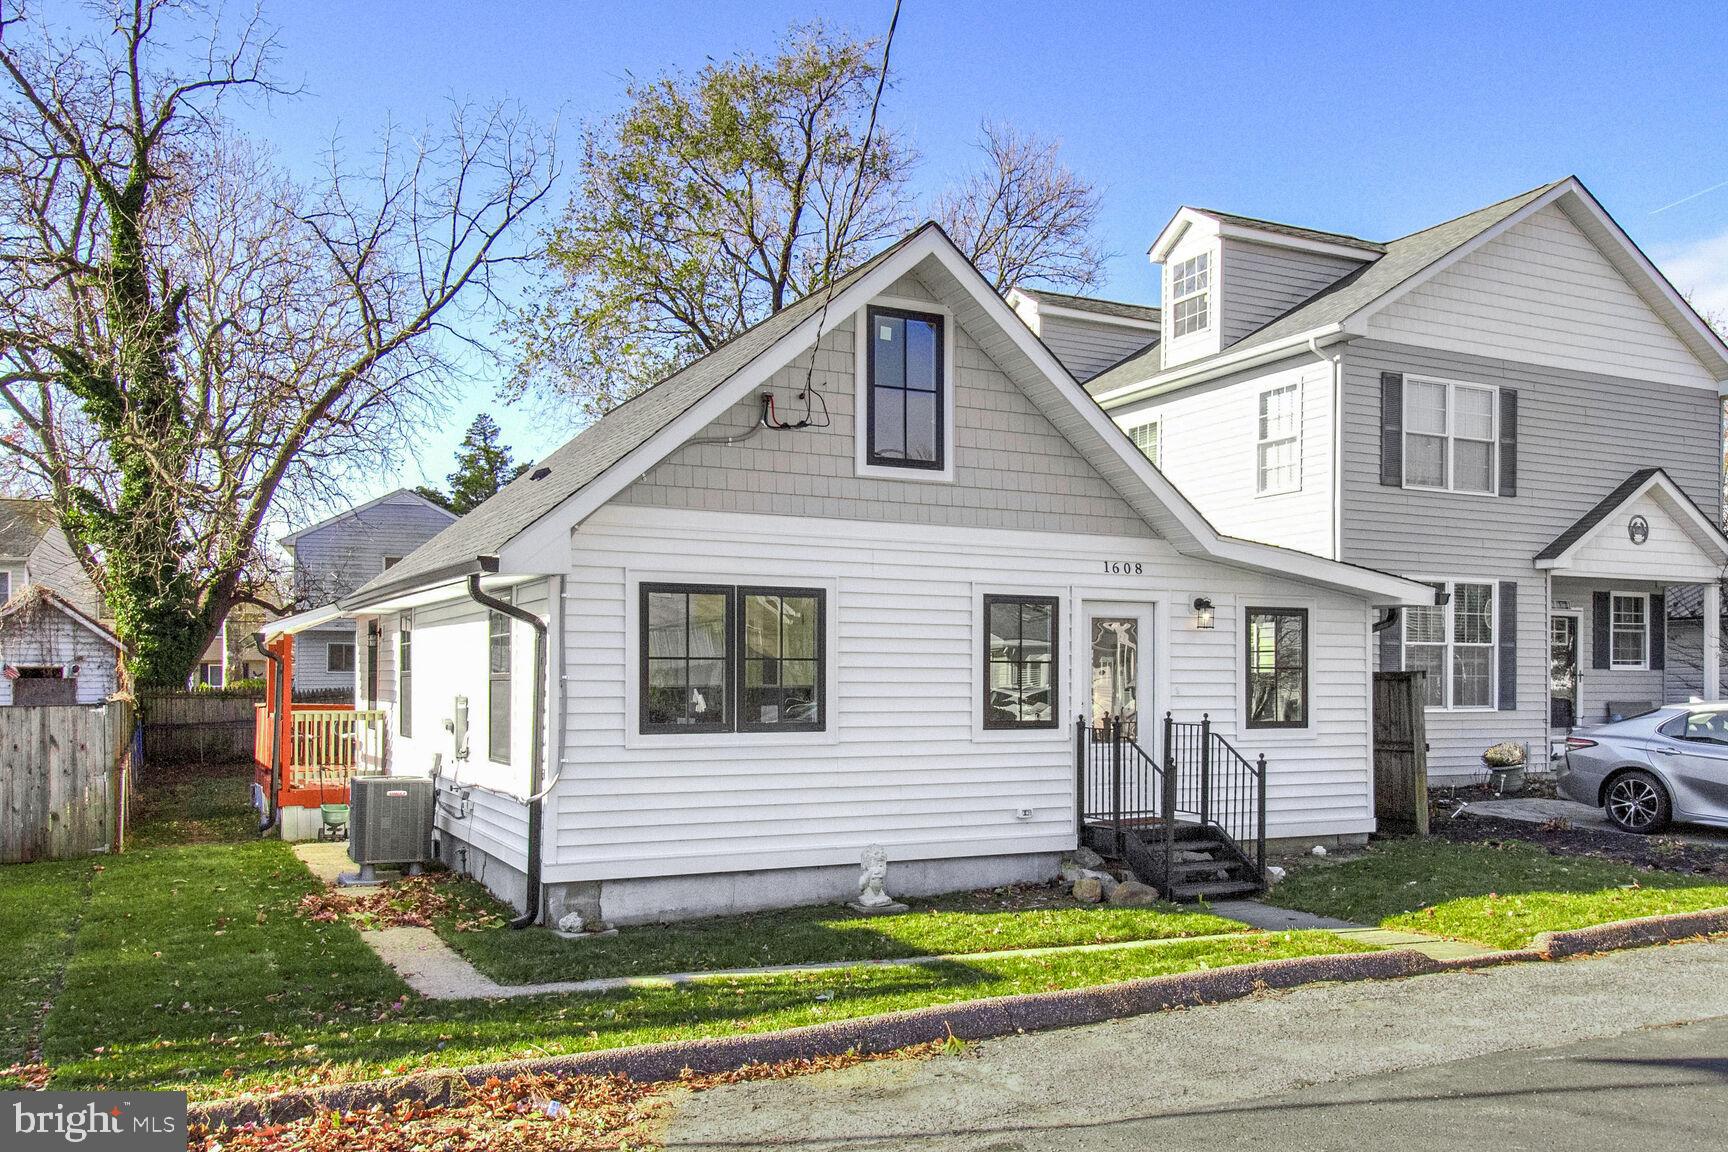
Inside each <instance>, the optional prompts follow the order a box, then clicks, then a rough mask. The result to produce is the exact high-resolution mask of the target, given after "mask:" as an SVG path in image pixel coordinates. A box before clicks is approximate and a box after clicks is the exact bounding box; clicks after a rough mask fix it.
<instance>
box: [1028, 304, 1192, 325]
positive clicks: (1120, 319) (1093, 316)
mask: <svg viewBox="0 0 1728 1152" xmlns="http://www.w3.org/2000/svg"><path fill="white" fill-rule="evenodd" d="M1032 304H1033V307H1035V308H1036V309H1037V310H1038V314H1039V315H1040V316H1058V317H1061V318H1062V319H1064V320H1084V321H1085V322H1086V323H1088V324H1113V325H1115V326H1116V327H1118V328H1142V329H1145V330H1146V331H1148V332H1157V331H1159V330H1160V328H1161V327H1162V325H1161V324H1160V323H1159V322H1158V321H1157V320H1137V319H1135V318H1134V317H1132V316H1113V315H1111V314H1110V313H1108V312H1090V311H1087V310H1086V309H1084V308H1069V307H1066V306H1064V305H1061V304H1046V303H1044V302H1042V301H1039V300H1034V301H1032ZM1144 307H1148V308H1150V307H1153V305H1150V304H1148V305H1144Z"/></svg>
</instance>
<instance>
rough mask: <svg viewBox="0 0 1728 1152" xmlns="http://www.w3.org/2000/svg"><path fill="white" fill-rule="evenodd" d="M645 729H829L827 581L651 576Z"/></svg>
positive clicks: (644, 591)
mask: <svg viewBox="0 0 1728 1152" xmlns="http://www.w3.org/2000/svg"><path fill="white" fill-rule="evenodd" d="M641 598H642V599H641V608H640V612H641V628H642V631H641V637H640V646H641V669H640V678H641V686H640V696H639V698H638V707H639V711H640V716H639V718H638V719H639V727H640V729H641V731H642V732H644V733H648V734H653V733H692V732H800V731H802V732H819V731H822V730H823V729H824V728H825V727H826V725H827V706H826V699H827V685H826V672H827V656H826V652H827V647H826V645H827V640H826V635H827V633H826V627H827V594H826V593H825V592H823V590H822V589H820V588H765V587H734V586H731V585H724V584H643V585H642V588H641Z"/></svg>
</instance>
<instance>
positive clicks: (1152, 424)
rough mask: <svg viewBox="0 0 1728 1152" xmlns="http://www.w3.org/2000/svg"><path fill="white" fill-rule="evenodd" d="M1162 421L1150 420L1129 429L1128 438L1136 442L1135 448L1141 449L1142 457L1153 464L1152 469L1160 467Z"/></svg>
mask: <svg viewBox="0 0 1728 1152" xmlns="http://www.w3.org/2000/svg"><path fill="white" fill-rule="evenodd" d="M1163 423H1164V422H1163V421H1162V420H1149V421H1147V422H1146V423H1144V424H1138V425H1135V426H1134V427H1133V428H1130V429H1128V438H1129V439H1131V440H1133V441H1134V447H1136V448H1138V449H1140V455H1142V456H1144V457H1146V459H1148V460H1150V461H1151V462H1152V467H1154V468H1156V467H1158V466H1159V465H1158V458H1159V449H1160V447H1161V443H1160V442H1161V441H1162V439H1163V434H1162V428H1163Z"/></svg>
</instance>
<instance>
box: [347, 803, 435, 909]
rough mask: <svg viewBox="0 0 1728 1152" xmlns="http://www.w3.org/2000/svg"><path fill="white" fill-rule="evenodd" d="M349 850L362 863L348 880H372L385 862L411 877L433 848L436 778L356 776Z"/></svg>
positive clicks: (355, 860) (351, 811)
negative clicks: (433, 807) (434, 779)
mask: <svg viewBox="0 0 1728 1152" xmlns="http://www.w3.org/2000/svg"><path fill="white" fill-rule="evenodd" d="M348 803H349V813H348V855H349V856H350V857H352V858H353V860H354V863H356V864H358V865H359V866H360V870H359V871H358V872H345V873H343V874H342V876H341V878H340V879H341V882H342V883H344V884H372V883H375V882H376V880H377V877H376V875H375V873H374V871H373V869H374V867H375V866H376V865H379V864H399V865H402V866H403V867H404V869H405V870H406V871H407V874H408V875H410V876H414V875H418V874H419V872H420V866H421V865H422V864H424V863H425V862H426V861H427V860H429V859H430V858H431V853H432V804H433V787H432V781H431V780H428V779H426V778H424V777H420V776H356V777H354V778H353V779H351V780H350V781H349V782H348Z"/></svg>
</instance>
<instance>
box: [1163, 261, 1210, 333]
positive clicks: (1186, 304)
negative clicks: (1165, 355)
mask: <svg viewBox="0 0 1728 1152" xmlns="http://www.w3.org/2000/svg"><path fill="white" fill-rule="evenodd" d="M1211 288H1212V254H1211V253H1210V252H1202V253H1200V254H1199V255H1197V256H1190V257H1189V258H1188V259H1186V260H1184V261H1182V262H1181V263H1180V264H1172V265H1171V266H1170V325H1171V327H1170V335H1171V338H1172V339H1179V338H1181V337H1183V336H1187V335H1189V334H1191V333H1194V332H1203V331H1205V330H1206V327H1207V326H1208V325H1209V324H1210V323H1211V311H1212V310H1211V296H1212V292H1211Z"/></svg>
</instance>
